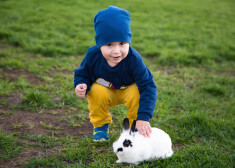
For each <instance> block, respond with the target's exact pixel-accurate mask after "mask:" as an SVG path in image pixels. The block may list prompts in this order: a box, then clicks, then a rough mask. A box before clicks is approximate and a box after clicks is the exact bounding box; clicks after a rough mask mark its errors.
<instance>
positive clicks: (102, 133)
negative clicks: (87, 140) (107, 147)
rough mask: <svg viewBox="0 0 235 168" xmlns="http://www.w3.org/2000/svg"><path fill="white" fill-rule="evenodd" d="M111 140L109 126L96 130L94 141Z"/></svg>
mask: <svg viewBox="0 0 235 168" xmlns="http://www.w3.org/2000/svg"><path fill="white" fill-rule="evenodd" d="M107 140H109V124H105V125H103V126H102V127H97V128H95V129H94V133H93V141H95V142H104V141H107Z"/></svg>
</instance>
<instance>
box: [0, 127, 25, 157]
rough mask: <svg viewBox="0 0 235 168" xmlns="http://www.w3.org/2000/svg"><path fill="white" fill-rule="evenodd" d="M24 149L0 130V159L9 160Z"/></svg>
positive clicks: (10, 136)
mask: <svg viewBox="0 0 235 168" xmlns="http://www.w3.org/2000/svg"><path fill="white" fill-rule="evenodd" d="M23 149H24V147H23V145H22V144H20V143H19V142H18V141H17V139H16V138H14V137H13V135H7V134H6V133H5V132H3V131H2V130H0V159H3V160H10V159H12V158H13V157H14V156H16V155H18V154H19V153H20V152H21V151H22V150H23Z"/></svg>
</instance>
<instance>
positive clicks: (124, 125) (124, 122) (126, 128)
mask: <svg viewBox="0 0 235 168" xmlns="http://www.w3.org/2000/svg"><path fill="white" fill-rule="evenodd" d="M129 128H130V124H129V119H128V118H125V119H124V120H123V129H124V130H128V129H129Z"/></svg>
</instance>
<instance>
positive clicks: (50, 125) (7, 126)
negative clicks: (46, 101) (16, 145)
mask: <svg viewBox="0 0 235 168" xmlns="http://www.w3.org/2000/svg"><path fill="white" fill-rule="evenodd" d="M0 111H4V110H3V108H2V109H1V108H0ZM11 112H12V114H5V113H0V118H1V120H0V121H1V124H0V129H3V130H5V131H7V132H9V133H12V132H17V133H18V134H19V135H25V134H37V135H50V136H51V135H53V136H66V135H69V136H78V137H82V136H84V135H87V136H92V130H93V127H92V124H91V123H90V122H89V121H86V122H84V123H83V124H81V126H79V127H78V126H76V127H73V126H69V125H68V123H67V122H66V121H63V120H61V118H62V117H68V116H65V115H61V114H56V115H55V114H45V113H43V114H40V113H35V112H31V111H24V110H11Z"/></svg>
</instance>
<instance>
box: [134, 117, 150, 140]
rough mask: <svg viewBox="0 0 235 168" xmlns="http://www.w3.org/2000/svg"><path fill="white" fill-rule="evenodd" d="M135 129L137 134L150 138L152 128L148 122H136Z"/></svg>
mask: <svg viewBox="0 0 235 168" xmlns="http://www.w3.org/2000/svg"><path fill="white" fill-rule="evenodd" d="M136 129H138V131H139V133H140V134H142V135H144V137H150V134H151V133H152V128H151V125H150V123H149V122H148V121H144V120H137V121H136Z"/></svg>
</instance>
